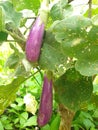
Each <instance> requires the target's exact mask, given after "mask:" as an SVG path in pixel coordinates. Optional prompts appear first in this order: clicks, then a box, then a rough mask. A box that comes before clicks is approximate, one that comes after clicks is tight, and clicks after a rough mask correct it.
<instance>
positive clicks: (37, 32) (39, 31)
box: [26, 16, 45, 62]
mask: <svg viewBox="0 0 98 130" xmlns="http://www.w3.org/2000/svg"><path fill="white" fill-rule="evenodd" d="M44 28H45V26H44V23H43V22H42V20H41V18H40V16H38V17H37V19H36V20H35V23H34V25H33V26H32V28H31V30H30V33H29V36H28V39H27V42H26V57H27V60H28V61H30V62H37V61H38V59H39V56H40V50H41V46H42V40H43V35H44Z"/></svg>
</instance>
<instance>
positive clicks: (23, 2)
mask: <svg viewBox="0 0 98 130" xmlns="http://www.w3.org/2000/svg"><path fill="white" fill-rule="evenodd" d="M13 5H14V7H15V8H16V10H18V11H19V10H23V9H30V10H33V11H34V12H36V13H37V12H38V8H39V7H40V0H18V1H17V0H13Z"/></svg>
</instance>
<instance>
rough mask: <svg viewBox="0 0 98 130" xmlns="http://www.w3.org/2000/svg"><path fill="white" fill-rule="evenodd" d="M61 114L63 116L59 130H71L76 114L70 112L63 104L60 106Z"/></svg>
mask: <svg viewBox="0 0 98 130" xmlns="http://www.w3.org/2000/svg"><path fill="white" fill-rule="evenodd" d="M59 112H60V116H61V122H60V127H59V130H71V123H72V120H73V117H74V115H75V112H73V111H71V110H69V109H68V108H66V107H65V106H64V105H63V104H59Z"/></svg>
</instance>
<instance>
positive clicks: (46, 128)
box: [41, 124, 50, 130]
mask: <svg viewBox="0 0 98 130" xmlns="http://www.w3.org/2000/svg"><path fill="white" fill-rule="evenodd" d="M41 130H50V126H49V125H48V124H47V125H45V126H44V127H42V128H41Z"/></svg>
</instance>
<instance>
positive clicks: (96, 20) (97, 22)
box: [92, 14, 98, 26]
mask: <svg viewBox="0 0 98 130" xmlns="http://www.w3.org/2000/svg"><path fill="white" fill-rule="evenodd" d="M92 22H93V24H94V25H97V26H98V14H97V15H95V16H94V17H92Z"/></svg>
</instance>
